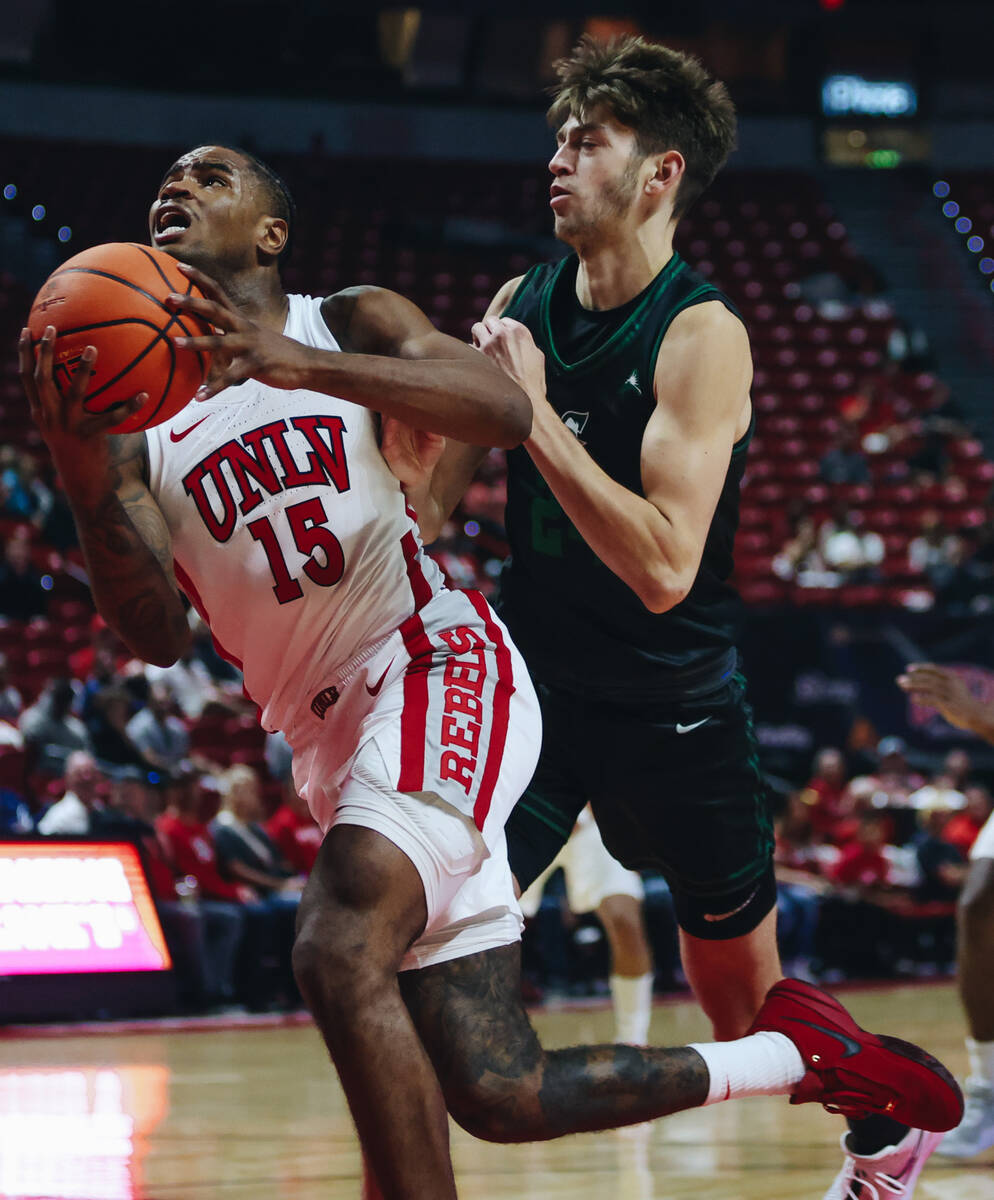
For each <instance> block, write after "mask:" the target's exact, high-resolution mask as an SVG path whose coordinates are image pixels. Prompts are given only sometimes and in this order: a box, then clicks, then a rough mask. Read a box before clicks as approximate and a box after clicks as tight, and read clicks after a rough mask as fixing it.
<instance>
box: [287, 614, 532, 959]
mask: <svg viewBox="0 0 994 1200" xmlns="http://www.w3.org/2000/svg"><path fill="white" fill-rule="evenodd" d="M287 739H288V740H289V742H290V745H291V746H292V747H293V777H294V783H295V784H296V787H297V790H298V791H299V792H300V794H301V795H302V796H303V797H304V798H305V799H306V801H307V804H308V807H309V808H310V810H311V812H312V814H313V815H314V818H315V820H316V821H317V822H318V824H319V825H320V826H321V828H322V830H323V831H325V832H327V831H328V830H329V829H330V828H331V827H332V826H334V825H340V824H347V825H361V826H363V827H364V828H367V829H373V830H376V831H377V832H378V833H381V834H382V835H383V836H384V837H386V838H388V839H389V840H390V841H391V842H393V843H394V845H395V846H397V847H398V848H399V849H400V850H402V851H403V852H404V854H406V855H407V857H408V858H409V859H410V860H411V862H412V863H413V864H414V866H415V868H416V869H417V871H418V873H419V875H420V876H421V880H422V882H423V884H424V889H425V899H426V902H427V907H428V921H427V925H426V927H425V930H424V932H423V934H422V935H421V937H420V938H419V939H418V940H417V941H416V942H415V943H414V944H413V945H412V946H411V948H410V950H409V951H408V954H407V956H406V958H405V959H404V962H403V964H402V967H401V969H402V970H411V969H413V968H417V967H424V966H427V965H429V964H430V963H436V962H445V961H447V960H448V959H452V958H461V957H463V956H465V955H467V954H476V953H477V952H479V951H481V950H488V949H492V948H493V947H495V946H504V945H508V944H509V943H511V942H514V941H517V940H518V939H519V938H520V936H521V927H522V920H521V910H520V908H519V907H518V903H517V901H516V900H515V897H514V886H513V880H512V878H511V871H510V868H509V866H508V862H507V843H506V841H505V838H504V822H505V821H506V820H507V817H508V814H509V813H510V811H511V809H512V808H513V807H514V804H515V803H516V801H517V799H518V797H519V796H520V795H521V793H522V792H523V791H524V789H525V787H526V786H527V785H528V783H529V781H530V779H531V777H532V774H533V772H534V770H535V764H536V763H537V761H538V753H539V749H540V746H541V740H542V722H541V715H540V711H539V706H538V699H537V697H536V696H535V691H534V689H533V687H532V684H531V680H530V679H529V677H528V672H527V669H526V668H525V664H524V661H523V659H522V658H521V655H520V654H519V653H518V651H517V649H516V648H515V647H514V645H513V644H512V642H511V639H510V636H509V635H508V632H507V630H506V629H505V627H504V625H503V623H502V622H501V621H500V620H499V618H498V617H497V616H496V614H495V613H494V612H493V610H492V609H491V608H490V606H489V604H487V602H486V600H485V599H484V598H483V596H482V595H480V593H479V592H452V591H442V592H439V593H438V594H437V595H436V596H434V597H433V598H432V599H431V600H430V601H429V602H428V603H427V604H426V605H425V607H424V608H422V609H421V610H420V611H419V612H418V613H416V614H415V615H414V616H412V617H410V618H409V619H408V620H407V621H405V622H404V624H403V625H402V626H401V628H400V629H399V630H397V631H396V632H395V633H394V634H391V635H390V636H389V637H388V638H386V639H385V640H384V641H382V642H379V643H378V644H376V645H373V646H368V647H366V648H365V649H364V650H363V651H362V652H361V653H360V654H358V655H357V656H356V658H354V659H353V660H352V662H351V663H349V664H348V665H347V666H346V667H344V668H343V669H342V670H340V671H338V672H337V673H336V676H335V678H333V679H329V680H328V681H327V684H326V686H325V687H324V688H323V689H322V690H321V691H320V692H318V693H317V695H315V696H314V697H313V698H310V699H309V704H306V705H305V706H303V708H302V709H301V710H299V711H298V713H297V716H296V719H295V720H294V722H293V723H292V727H291V728H290V729H289V730H287ZM417 792H427V793H431V798H430V799H428V800H423V799H415V798H414V797H413V796H412V795H410V793H417Z"/></svg>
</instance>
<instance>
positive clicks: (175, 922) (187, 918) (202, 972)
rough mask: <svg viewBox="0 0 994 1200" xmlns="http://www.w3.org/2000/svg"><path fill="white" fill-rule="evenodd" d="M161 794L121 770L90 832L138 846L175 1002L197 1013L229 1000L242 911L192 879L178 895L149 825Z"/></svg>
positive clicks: (165, 856)
mask: <svg viewBox="0 0 994 1200" xmlns="http://www.w3.org/2000/svg"><path fill="white" fill-rule="evenodd" d="M161 795H162V789H157V788H152V787H150V786H149V785H148V784H147V783H146V782H145V780H144V779H143V778H142V777H141V775H140V774H139V773H138V772H137V771H135V772H130V773H129V772H125V773H123V774H122V775H121V776H120V777H119V778H118V779H115V780H113V781H112V783H111V791H110V801H109V803H108V805H107V807H106V808H104V809H103V810H101V811H100V812H99V813H95V814H94V819H93V822H92V827H91V832H92V833H94V834H99V835H101V836H105V837H122V838H127V839H128V840H129V841H132V842H134V843H135V845H137V846H138V848H139V851H140V852H141V856H142V862H143V864H144V867H145V873H146V876H147V878H148V883H149V890H150V891H151V893H152V899H153V901H154V903H155V908H156V912H157V913H158V915H159V921H160V923H161V925H162V931H163V934H164V935H165V938H166V944H167V946H168V947H169V952H170V955H171V956H172V959H173V965H174V968H175V972H176V978H177V984H178V991H179V997H178V999H179V1003H180V1006H181V1008H183V1009H184V1010H185V1011H190V1012H198V1011H203V1010H204V1009H205V1008H209V1007H212V1006H215V1005H223V1004H230V1003H231V1002H232V1000H233V999H234V995H235V988H234V969H235V959H236V955H237V953H238V948H239V945H240V943H241V939H242V931H243V926H244V923H245V915H244V912H243V909H242V905H241V904H238V903H236V902H232V901H225V900H209V899H206V898H201V897H200V895H199V889H198V888H197V885H196V882H195V881H194V880H193V879H192V878H184V879H183V880H182V881H181V886H182V890H183V895H182V897H181V896H180V892H179V889H178V887H177V878H176V871H175V868H174V866H173V863H172V861H171V860H170V858H169V856H168V854H167V852H166V847H165V844H164V841H163V840H160V838H159V836H158V834H157V832H156V829H155V820H156V818H157V816H158V814H159V808H160V800H159V797H160V796H161Z"/></svg>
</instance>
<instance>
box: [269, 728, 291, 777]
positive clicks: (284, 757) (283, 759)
mask: <svg viewBox="0 0 994 1200" xmlns="http://www.w3.org/2000/svg"><path fill="white" fill-rule="evenodd" d="M264 754H265V759H266V769H267V770H268V771H269V774H270V775H271V776H272V777H273V779H275V780H276V782H277V783H280V784H285V783H287V782H288V781H292V779H293V751H292V750H291V749H290V743H289V742H288V741H287V740H286V737H285V736H284V735H283V734H282V733H280V732H279V731H278V730H277V732H275V733H267V734H266V749H265V751H264Z"/></svg>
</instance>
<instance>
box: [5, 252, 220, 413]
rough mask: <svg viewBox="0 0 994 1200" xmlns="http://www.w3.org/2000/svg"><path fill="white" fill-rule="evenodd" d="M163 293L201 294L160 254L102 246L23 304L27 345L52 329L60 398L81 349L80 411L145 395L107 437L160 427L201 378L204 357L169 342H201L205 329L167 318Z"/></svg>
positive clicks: (184, 317) (178, 316)
mask: <svg viewBox="0 0 994 1200" xmlns="http://www.w3.org/2000/svg"><path fill="white" fill-rule="evenodd" d="M170 292H179V293H180V294H186V295H188V294H190V293H191V292H192V293H194V294H195V295H198V296H199V295H200V294H201V293H200V291H199V290H198V289H197V288H195V287H194V286H193V284H192V283H191V282H190V280H189V279H187V278H186V276H185V275H183V274H182V272H180V271H179V270H178V269H177V266H176V260H175V259H174V258H171V257H170V256H169V255H168V254H165V253H163V251H161V250H154V249H152V248H150V247H149V246H139V245H138V244H137V243H135V242H108V243H107V244H106V245H103V246H93V247H91V248H90V249H89V250H84V251H83V253H82V254H77V255H76V256H75V257H74V258H70V259H69V260H68V262H64V263H63V264H62V266H61V267H59V269H58V270H57V271H55V272H53V273H52V274H51V275H50V276H49V277H48V279H47V281H46V282H45V284H44V285H43V286H42V289H41V291H40V292H39V293H38V295H37V296H36V297H35V302H34V304H33V305H32V306H31V313H30V315H29V316H28V328H29V329H30V330H31V338H32V342H33V344H34V345H35V346H37V345H38V341H39V339H40V338H41V335H42V334H43V333H44V331H45V326H46V325H54V326H55V328H56V330H57V331H58V337H57V338H56V341H55V349H54V365H55V381H56V383H57V385H58V386H59V389H60V391H62V392H63V394H65V390H66V388H67V387H68V385H69V382H70V380H71V379H72V377H73V374H74V372H75V371H76V369H77V367H78V366H79V363H80V360H81V358H82V354H83V351H84V350H85V349H86V347H87V346H95V347H96V348H97V361H96V363H95V364H94V369H93V376H92V378H91V379H90V386H89V388H88V390H87V393H86V396H85V398H84V400H83V407H84V408H85V409H86V411H87V412H89V413H101V412H105V411H106V410H107V409H108V408H110V407H111V405H114V404H118V403H120V402H121V401H122V400H129V399H130V398H131V397H132V396H135V395H137V394H138V393H139V392H147V393H148V396H149V399H148V402H147V403H146V404H144V405H143V406H142V407H141V408H140V409H139V410H138V411H137V412H135V413H132V414H131V416H129V417H127V418H126V419H125V420H124V421H122V422H121V423H120V424H119V425H116V426H114V429H113V432H114V433H132V432H134V431H135V430H138V429H148V428H149V427H150V426H152V425H159V424H161V422H163V421H168V420H169V418H170V417H172V416H174V415H175V414H176V413H178V412H179V410H180V409H181V408H184V407H185V406H186V405H187V404H188V403H189V401H190V399H191V398H192V396H193V393H194V392H195V391H196V390H197V388H198V387H200V385H201V384H202V383H203V382H204V379H205V377H206V375H207V369H208V367H209V365H210V355H209V354H207V353H202V352H194V351H191V350H179V349H177V348H176V346H175V345H174V344H173V340H172V339H173V338H174V337H183V336H186V337H201V336H204V335H205V334H206V335H209V334H210V333H212V332H213V330H212V329H211V327H210V326H209V325H208V324H206V322H204V321H202V320H200V318H199V317H195V316H193V315H192V314H190V313H177V312H170V311H169V309H167V308H166V307H165V304H164V303H163V301H164V300H165V298H166V296H168V295H169V293H170Z"/></svg>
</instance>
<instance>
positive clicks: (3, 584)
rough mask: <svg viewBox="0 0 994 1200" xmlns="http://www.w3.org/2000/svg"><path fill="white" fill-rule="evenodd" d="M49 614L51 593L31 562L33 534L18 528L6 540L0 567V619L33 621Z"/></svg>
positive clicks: (21, 526) (26, 528)
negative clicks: (49, 596) (49, 593)
mask: <svg viewBox="0 0 994 1200" xmlns="http://www.w3.org/2000/svg"><path fill="white" fill-rule="evenodd" d="M47 612H48V592H47V591H46V590H45V588H44V586H43V585H42V577H41V572H40V571H39V570H37V568H36V567H35V566H34V564H33V563H32V562H31V533H30V531H29V530H28V527H27V526H26V525H19V526H18V527H17V528H16V529H15V530H14V532H13V533H12V534H11V535H10V537H9V538H8V539H7V545H6V546H5V548H4V560H3V562H2V563H0V617H8V618H9V619H10V620H13V621H30V620H31V618H32V617H43V616H45V614H46V613H47Z"/></svg>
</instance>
